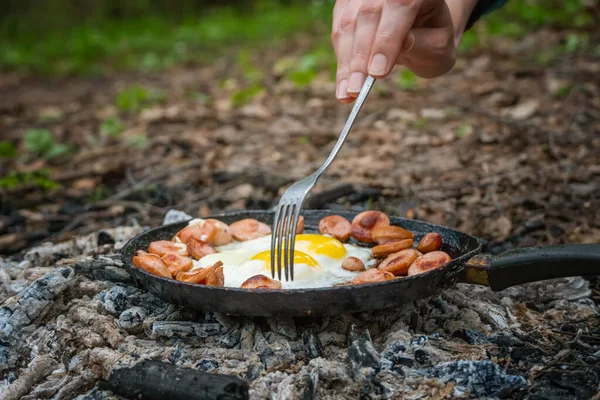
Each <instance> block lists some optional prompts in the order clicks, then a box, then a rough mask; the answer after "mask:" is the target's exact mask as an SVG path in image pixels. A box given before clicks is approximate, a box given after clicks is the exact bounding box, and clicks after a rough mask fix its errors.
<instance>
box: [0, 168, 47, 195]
mask: <svg viewBox="0 0 600 400" xmlns="http://www.w3.org/2000/svg"><path fill="white" fill-rule="evenodd" d="M30 183H33V184H34V185H35V186H37V187H39V188H41V189H44V190H50V189H54V188H56V187H57V186H58V183H56V182H55V181H53V180H52V179H50V177H49V173H48V171H47V170H45V169H41V170H37V171H33V172H21V171H15V170H11V171H9V172H8V174H7V175H6V176H4V177H2V178H0V189H15V188H18V187H20V186H23V185H26V184H30Z"/></svg>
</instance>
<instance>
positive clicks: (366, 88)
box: [313, 76, 375, 180]
mask: <svg viewBox="0 0 600 400" xmlns="http://www.w3.org/2000/svg"><path fill="white" fill-rule="evenodd" d="M373 83H375V78H373V77H372V76H367V79H365V83H364V84H363V87H362V89H360V93H359V94H358V97H357V98H356V101H355V102H354V106H353V107H352V111H351V112H350V115H349V116H348V119H347V120H346V124H345V125H344V129H342V133H341V134H340V137H339V138H338V140H337V142H336V143H335V146H333V150H331V153H329V156H328V157H327V159H326V160H325V162H324V163H323V165H321V167H320V168H319V169H318V170H317V171H316V172H315V173H314V174H313V175H314V176H315V180H316V179H319V177H320V176H321V175H322V174H323V172H325V170H326V169H327V167H329V164H331V162H332V161H333V159H334V158H335V157H336V156H337V154H338V153H339V152H340V149H341V148H342V145H343V144H344V141H345V140H346V137H347V136H348V132H350V129H352V125H354V120H355V119H356V116H357V115H358V112H359V111H360V109H361V108H362V105H363V103H364V102H365V100H366V99H367V95H368V94H369V92H370V91H371V87H373Z"/></svg>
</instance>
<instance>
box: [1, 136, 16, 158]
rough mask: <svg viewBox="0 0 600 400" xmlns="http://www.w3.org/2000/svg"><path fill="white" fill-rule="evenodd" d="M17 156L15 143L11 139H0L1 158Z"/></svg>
mask: <svg viewBox="0 0 600 400" xmlns="http://www.w3.org/2000/svg"><path fill="white" fill-rule="evenodd" d="M16 156H17V148H16V147H15V144H14V143H13V142H11V141H9V140H0V158H15V157H16Z"/></svg>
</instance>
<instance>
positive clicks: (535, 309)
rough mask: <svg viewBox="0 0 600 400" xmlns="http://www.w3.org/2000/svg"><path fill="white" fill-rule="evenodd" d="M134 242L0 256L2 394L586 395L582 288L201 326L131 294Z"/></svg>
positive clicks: (558, 284)
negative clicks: (125, 249)
mask: <svg viewBox="0 0 600 400" xmlns="http://www.w3.org/2000/svg"><path fill="white" fill-rule="evenodd" d="M181 218H185V215H181V214H178V213H170V214H169V215H168V217H167V218H166V220H165V222H169V223H170V222H175V221H176V220H179V219H181ZM141 231H142V228H139V227H124V228H118V229H111V230H105V231H101V232H97V233H94V234H92V235H89V236H87V237H83V238H78V239H73V240H72V241H70V242H67V243H62V244H47V245H44V246H41V247H38V248H34V249H32V250H30V251H28V252H27V253H26V254H25V255H24V257H23V259H22V260H9V259H2V260H0V301H2V302H3V304H2V307H1V308H0V372H1V374H2V376H1V378H2V383H1V384H0V398H2V399H7V400H9V399H23V400H33V399H73V398H76V399H79V400H83V399H90V400H91V399H108V398H111V399H114V398H136V397H143V398H150V399H154V398H156V399H158V398H172V399H179V398H182V399H183V398H187V399H189V398H216V397H217V396H218V395H222V396H223V397H222V398H228V399H245V398H251V399H266V398H270V399H341V398H350V399H356V398H365V399H388V398H407V399H417V398H438V399H441V398H469V397H472V398H498V397H510V398H531V399H534V398H535V399H542V398H543V399H554V398H556V399H558V398H586V399H588V398H591V397H593V396H595V395H596V396H597V393H598V388H599V384H600V380H599V379H598V370H599V368H600V367H599V365H600V364H599V363H598V361H599V359H600V319H599V318H598V308H597V305H596V304H595V302H594V301H593V299H592V298H593V284H592V283H591V282H590V281H588V280H585V279H583V278H569V279H560V280H554V281H546V282H540V283H535V284H529V285H524V286H520V287H515V288H511V289H508V290H505V291H503V292H500V293H493V292H491V291H490V290H489V289H487V288H482V287H475V286H470V285H458V286H457V287H455V288H453V289H449V290H446V291H444V292H442V293H441V294H440V295H438V296H435V297H433V298H429V299H426V300H422V301H416V302H414V303H409V304H401V305H399V307H398V308H396V309H393V310H390V311H380V312H373V313H364V314H346V315H340V316H337V317H328V318H287V319H277V318H249V317H241V316H227V315H221V314H218V313H206V314H199V313H196V312H193V311H191V310H188V309H184V308H181V307H178V306H174V305H172V304H168V303H165V302H163V301H161V300H160V299H158V298H157V297H155V296H154V295H152V294H149V293H147V292H145V291H144V290H142V289H139V288H137V287H136V286H135V285H134V283H133V281H132V279H131V277H130V276H129V274H128V273H127V271H126V270H125V269H124V268H123V264H122V262H121V260H120V256H118V255H117V250H118V249H119V248H120V247H121V246H122V245H123V244H124V243H125V242H126V241H127V240H128V239H129V238H131V237H133V236H134V235H136V234H137V233H139V232H141Z"/></svg>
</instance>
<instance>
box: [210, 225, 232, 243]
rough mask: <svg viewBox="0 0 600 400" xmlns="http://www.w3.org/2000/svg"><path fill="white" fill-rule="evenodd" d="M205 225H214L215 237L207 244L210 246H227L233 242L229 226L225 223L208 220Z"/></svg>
mask: <svg viewBox="0 0 600 400" xmlns="http://www.w3.org/2000/svg"><path fill="white" fill-rule="evenodd" d="M205 224H209V225H212V226H213V229H214V231H215V233H214V237H213V238H212V240H211V241H208V242H207V243H208V244H210V245H212V246H225V245H226V244H229V243H231V241H232V240H233V238H232V237H231V232H230V231H229V225H227V224H226V223H225V222H222V221H219V220H218V219H207V220H206V221H205Z"/></svg>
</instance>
